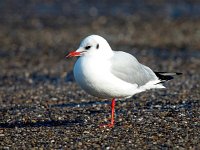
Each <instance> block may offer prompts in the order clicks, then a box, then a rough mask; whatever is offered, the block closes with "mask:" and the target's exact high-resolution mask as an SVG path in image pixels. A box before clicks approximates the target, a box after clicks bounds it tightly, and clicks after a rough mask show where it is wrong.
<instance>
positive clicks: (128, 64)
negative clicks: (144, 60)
mask: <svg viewBox="0 0 200 150" xmlns="http://www.w3.org/2000/svg"><path fill="white" fill-rule="evenodd" d="M111 72H112V74H114V75H115V76H116V77H118V78H120V79H122V80H124V81H126V82H129V83H132V84H138V86H142V85H144V84H146V83H147V82H148V81H152V80H156V79H158V78H157V76H156V75H155V73H154V72H153V71H152V70H151V69H150V68H149V67H147V66H144V65H142V64H140V63H139V62H138V60H137V59H136V58H135V57H134V56H132V55H131V54H129V53H125V52H122V51H114V55H113V57H112V58H111Z"/></svg>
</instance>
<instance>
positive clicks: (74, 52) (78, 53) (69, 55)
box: [66, 51, 81, 58]
mask: <svg viewBox="0 0 200 150" xmlns="http://www.w3.org/2000/svg"><path fill="white" fill-rule="evenodd" d="M80 55H81V52H76V51H73V52H70V53H69V54H68V55H67V56H66V58H69V57H77V56H80Z"/></svg>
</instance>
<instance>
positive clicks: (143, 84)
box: [66, 35, 181, 127]
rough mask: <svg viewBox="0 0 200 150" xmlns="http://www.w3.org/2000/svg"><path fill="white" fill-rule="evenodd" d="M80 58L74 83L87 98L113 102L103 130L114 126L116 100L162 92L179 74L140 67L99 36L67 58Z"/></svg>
mask: <svg viewBox="0 0 200 150" xmlns="http://www.w3.org/2000/svg"><path fill="white" fill-rule="evenodd" d="M66 57H67V58H69V57H79V58H78V59H77V61H76V63H75V65H74V69H73V72H74V77H75V80H76V82H77V83H78V84H79V85H80V87H81V88H82V89H84V90H85V91H86V92H87V93H89V94H90V95H93V96H95V97H98V98H103V99H112V102H111V122H110V123H109V124H106V125H102V126H103V127H106V126H108V127H113V126H114V113H115V99H116V98H125V99H126V98H130V97H132V96H133V95H135V94H137V93H140V92H144V91H146V90H150V89H162V88H165V86H164V85H163V84H162V83H163V82H165V81H168V80H171V79H173V76H175V75H180V74H181V73H175V72H173V73H168V72H154V71H152V70H151V69H150V68H149V67H147V66H145V65H143V64H141V63H139V62H138V60H137V59H136V58H135V57H134V56H133V55H131V54H129V53H126V52H123V51H113V50H112V49H111V47H110V45H109V44H108V42H107V41H106V40H105V39H104V38H103V37H101V36H99V35H90V36H88V37H86V38H85V39H83V40H82V42H81V44H80V46H79V48H78V49H77V50H76V51H72V52H70V53H69V54H68V55H67V56H66Z"/></svg>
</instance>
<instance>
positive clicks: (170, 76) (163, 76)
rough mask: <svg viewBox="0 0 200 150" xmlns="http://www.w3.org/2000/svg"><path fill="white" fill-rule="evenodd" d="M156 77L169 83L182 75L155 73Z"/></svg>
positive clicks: (177, 73)
mask: <svg viewBox="0 0 200 150" xmlns="http://www.w3.org/2000/svg"><path fill="white" fill-rule="evenodd" d="M154 73H155V74H156V76H157V77H158V78H159V79H160V80H161V81H162V82H165V81H168V80H171V79H173V78H174V76H176V75H182V73H180V72H173V73H168V72H154Z"/></svg>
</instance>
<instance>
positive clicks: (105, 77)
mask: <svg viewBox="0 0 200 150" xmlns="http://www.w3.org/2000/svg"><path fill="white" fill-rule="evenodd" d="M110 67H111V65H110V63H109V61H102V60H100V59H98V58H87V59H86V58H84V57H80V58H79V59H78V60H77V62H76V63H75V66H74V77H75V80H76V82H77V83H78V84H79V85H80V86H81V88H83V89H84V90H85V91H86V92H87V93H89V94H91V95H93V96H96V97H101V98H113V97H120V98H122V97H130V96H132V95H134V94H135V93H138V92H139V91H138V92H137V90H138V89H137V85H136V84H130V83H127V82H125V81H122V80H121V79H119V78H117V77H115V76H114V75H113V74H112V73H111V72H110Z"/></svg>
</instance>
